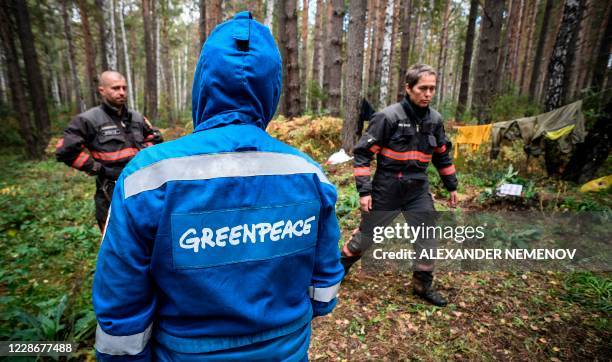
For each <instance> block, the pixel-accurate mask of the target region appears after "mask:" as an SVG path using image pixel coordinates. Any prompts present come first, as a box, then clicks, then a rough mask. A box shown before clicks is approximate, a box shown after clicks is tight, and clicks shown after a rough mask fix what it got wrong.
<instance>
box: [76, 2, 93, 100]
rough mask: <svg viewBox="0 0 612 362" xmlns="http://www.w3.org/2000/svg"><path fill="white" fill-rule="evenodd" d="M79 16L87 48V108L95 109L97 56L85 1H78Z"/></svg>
mask: <svg viewBox="0 0 612 362" xmlns="http://www.w3.org/2000/svg"><path fill="white" fill-rule="evenodd" d="M77 4H78V6H79V15H80V16H81V27H82V29H83V47H84V48H85V74H86V75H87V97H86V99H87V106H88V107H93V106H94V105H95V104H96V103H97V101H96V99H97V94H98V92H97V86H96V54H95V51H94V46H93V38H92V36H91V30H90V27H89V13H88V10H87V3H86V1H85V0H78V1H77Z"/></svg>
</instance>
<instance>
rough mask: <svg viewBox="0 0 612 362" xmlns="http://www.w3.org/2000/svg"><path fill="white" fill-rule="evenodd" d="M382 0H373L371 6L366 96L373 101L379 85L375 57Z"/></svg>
mask: <svg viewBox="0 0 612 362" xmlns="http://www.w3.org/2000/svg"><path fill="white" fill-rule="evenodd" d="M383 4H384V0H373V8H372V35H371V36H372V48H371V49H370V50H369V53H370V64H369V66H368V69H369V71H368V89H367V90H368V98H369V99H370V100H372V101H374V99H375V97H376V89H377V88H378V87H379V84H378V79H377V78H376V59H377V58H378V43H379V39H380V36H379V27H378V24H379V23H380V21H379V19H380V18H381V17H384V12H383V14H382V15H381V12H380V10H379V8H380V7H384V5H383Z"/></svg>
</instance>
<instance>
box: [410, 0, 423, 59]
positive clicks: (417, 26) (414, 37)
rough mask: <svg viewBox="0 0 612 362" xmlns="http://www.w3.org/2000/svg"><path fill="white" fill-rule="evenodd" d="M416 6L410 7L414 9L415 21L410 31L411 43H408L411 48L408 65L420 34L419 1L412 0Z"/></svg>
mask: <svg viewBox="0 0 612 362" xmlns="http://www.w3.org/2000/svg"><path fill="white" fill-rule="evenodd" d="M412 1H414V2H415V3H416V4H413V5H412V8H413V9H416V20H415V21H414V28H413V29H412V41H411V42H410V44H411V45H412V46H411V48H412V49H411V54H410V57H409V58H408V63H410V59H412V55H413V54H414V52H415V49H417V48H418V47H417V41H418V40H419V34H420V32H421V0H412Z"/></svg>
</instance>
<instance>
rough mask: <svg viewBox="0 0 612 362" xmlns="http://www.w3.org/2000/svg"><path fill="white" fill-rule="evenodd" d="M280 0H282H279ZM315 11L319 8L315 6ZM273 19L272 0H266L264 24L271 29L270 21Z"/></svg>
mask: <svg viewBox="0 0 612 362" xmlns="http://www.w3.org/2000/svg"><path fill="white" fill-rule="evenodd" d="M281 1H282V0H281ZM317 11H319V8H318V7H317ZM273 20H274V0H267V1H266V20H265V21H264V24H265V25H266V26H267V27H268V28H270V31H272V21H273Z"/></svg>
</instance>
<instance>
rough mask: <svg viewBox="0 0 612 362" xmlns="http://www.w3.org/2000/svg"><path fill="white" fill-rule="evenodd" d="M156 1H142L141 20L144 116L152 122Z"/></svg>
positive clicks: (155, 64)
mask: <svg viewBox="0 0 612 362" xmlns="http://www.w3.org/2000/svg"><path fill="white" fill-rule="evenodd" d="M155 2H156V0H142V20H143V25H144V40H145V62H146V74H145V78H146V80H145V90H144V93H145V107H144V114H145V115H146V116H147V117H149V118H150V119H152V120H157V116H158V115H157V63H156V49H157V47H156V45H155V43H156V42H155V23H154V18H155V17H156V11H155Z"/></svg>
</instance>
